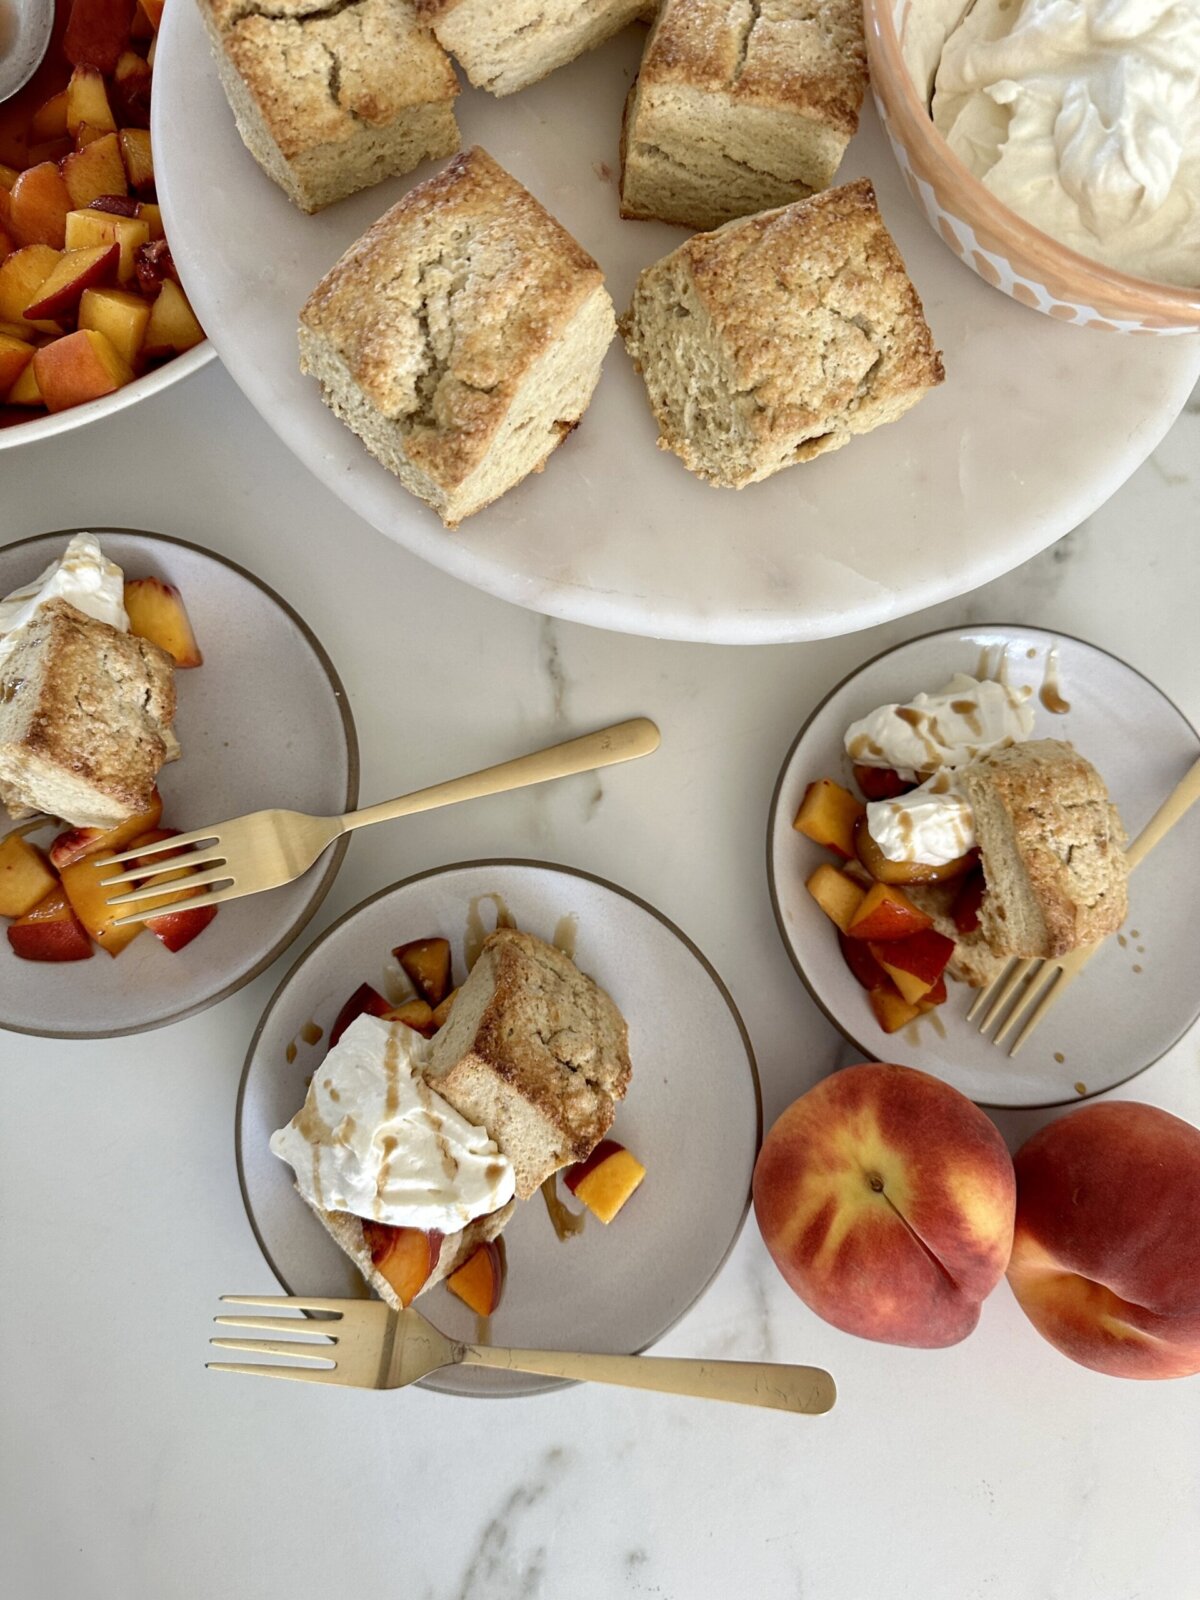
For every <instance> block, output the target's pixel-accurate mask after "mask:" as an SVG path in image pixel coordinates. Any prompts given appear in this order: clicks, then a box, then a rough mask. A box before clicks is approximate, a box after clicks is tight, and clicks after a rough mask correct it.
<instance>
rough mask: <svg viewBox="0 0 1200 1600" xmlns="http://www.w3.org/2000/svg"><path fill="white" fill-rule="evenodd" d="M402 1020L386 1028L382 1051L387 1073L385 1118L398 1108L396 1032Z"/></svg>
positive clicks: (398, 1059)
mask: <svg viewBox="0 0 1200 1600" xmlns="http://www.w3.org/2000/svg"><path fill="white" fill-rule="evenodd" d="M403 1026H404V1024H403V1023H402V1022H393V1023H392V1025H391V1026H390V1027H389V1029H388V1042H387V1049H386V1050H385V1051H384V1053H383V1070H384V1072H386V1073H387V1098H386V1099H385V1100H384V1103H383V1115H384V1118H385V1120H386V1119H387V1118H389V1117H394V1116H395V1115H396V1112H397V1111H399V1109H400V1039H399V1036H398V1035H397V1033H396V1029H397V1028H402V1027H403Z"/></svg>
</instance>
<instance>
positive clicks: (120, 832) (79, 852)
mask: <svg viewBox="0 0 1200 1600" xmlns="http://www.w3.org/2000/svg"><path fill="white" fill-rule="evenodd" d="M161 816H162V796H161V795H160V794H159V792H158V790H157V789H155V790H154V792H153V794H152V795H151V797H150V804H149V805H148V806H147V807H146V809H145V811H139V812H138V813H137V814H136V815H135V816H132V817H129V818H127V819H126V821H124V822H119V823H118V824H117V826H116V827H115V828H108V829H105V828H67V829H66V830H65V831H64V832H63V833H60V834H59V835H58V837H57V838H56V839H55V841H54V843H53V844H52V845H51V846H50V860H51V861H52V862H53V864H54V866H55V867H57V869H58V870H59V872H61V871H62V869H63V868H64V867H69V866H70V865H71V863H72V861H81V860H82V859H83V857H84V856H90V855H95V854H96V852H97V851H99V850H110V851H111V852H112V853H113V855H118V854H120V852H121V851H123V850H124V849H125V846H126V845H128V844H132V843H133V841H134V840H135V839H138V838H140V837H141V836H142V834H144V833H149V831H150V829H151V828H157V827H158V821H159V818H160V817H161Z"/></svg>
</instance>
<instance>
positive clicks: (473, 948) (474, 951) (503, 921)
mask: <svg viewBox="0 0 1200 1600" xmlns="http://www.w3.org/2000/svg"><path fill="white" fill-rule="evenodd" d="M485 900H486V901H490V902H491V904H492V905H493V906H494V907H495V908H496V927H497V928H515V927H516V925H517V923H516V919H515V918H514V916H513V914H512V912H511V911H510V910H509V909H508V906H507V904H506V903H505V899H504V896H503V895H502V894H477V895H475V896H474V898H473V899H472V900H471V901H470V902H469V903H468V906H467V927H466V932H465V933H464V934H463V960H464V962H465V963H466V968H467V971H468V972H470V970H471V968H472V967H473V966H474V965H475V963H476V962H477V961H478V960H479V952H480V951H481V950H482V949H483V942H484V940H485V939H486V938H487V936H488V934H489V933H491V932H493V931H494V930H493V929H491V928H487V927H485V926H484V922H483V914H482V912H481V911H480V909H479V908H480V907H481V906H482V905H483V903H484V901H485Z"/></svg>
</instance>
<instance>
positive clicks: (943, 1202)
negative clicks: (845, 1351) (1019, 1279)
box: [754, 1063, 1016, 1349]
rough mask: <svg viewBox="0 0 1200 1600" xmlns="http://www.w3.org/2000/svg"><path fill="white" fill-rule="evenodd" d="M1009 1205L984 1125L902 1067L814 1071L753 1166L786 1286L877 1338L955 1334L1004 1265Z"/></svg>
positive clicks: (966, 1105) (1004, 1175)
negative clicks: (810, 1084)
mask: <svg viewBox="0 0 1200 1600" xmlns="http://www.w3.org/2000/svg"><path fill="white" fill-rule="evenodd" d="M1015 1202H1016V1186H1015V1180H1014V1177H1013V1165H1012V1160H1011V1158H1010V1156H1009V1153H1008V1150H1007V1148H1006V1146H1005V1143H1004V1140H1003V1139H1002V1138H1001V1136H1000V1132H999V1130H998V1129H997V1128H996V1126H995V1124H994V1123H992V1122H991V1121H989V1119H988V1118H987V1117H986V1116H984V1114H983V1112H982V1111H980V1110H979V1109H978V1107H977V1106H974V1105H972V1103H971V1102H970V1101H969V1100H968V1099H967V1098H966V1096H965V1095H961V1094H959V1092H958V1090H957V1089H952V1088H950V1086H949V1085H948V1084H945V1083H942V1082H941V1081H940V1080H939V1079H937V1078H932V1077H930V1076H929V1075H928V1074H927V1073H924V1072H917V1071H914V1070H913V1069H912V1068H910V1067H898V1066H887V1065H882V1064H878V1063H875V1064H870V1065H865V1066H858V1067H846V1068H844V1069H843V1070H842V1071H841V1072H835V1073H834V1074H833V1075H832V1076H831V1077H828V1078H826V1079H824V1080H823V1082H821V1083H819V1084H817V1086H816V1087H815V1088H813V1089H810V1090H809V1092H808V1093H807V1094H805V1095H802V1096H801V1097H800V1099H799V1100H796V1101H794V1102H793V1103H792V1105H790V1106H789V1107H788V1109H787V1110H786V1111H785V1112H784V1113H783V1115H782V1116H781V1117H780V1118H779V1120H778V1122H776V1124H775V1126H774V1127H773V1128H772V1129H771V1131H770V1133H768V1135H767V1137H766V1139H765V1141H764V1143H763V1147H762V1151H761V1153H760V1154H759V1158H758V1162H757V1165H756V1166H755V1169H754V1211H755V1216H756V1217H757V1219H758V1225H759V1228H760V1230H761V1231H762V1236H763V1241H764V1243H765V1244H766V1246H767V1249H768V1250H769V1251H770V1253H771V1257H772V1259H773V1260H774V1262H775V1265H776V1266H777V1267H778V1268H779V1270H780V1272H781V1273H782V1274H783V1276H784V1278H786V1280H787V1282H788V1283H789V1284H790V1285H791V1287H792V1288H793V1289H794V1290H795V1292H796V1293H797V1294H798V1295H799V1296H800V1298H801V1299H802V1300H803V1301H804V1302H805V1304H806V1305H808V1306H810V1307H811V1309H812V1310H813V1311H815V1312H816V1313H817V1315H818V1316H820V1317H823V1318H824V1319H825V1321H826V1322H831V1323H832V1324H833V1325H834V1327H836V1328H841V1329H842V1330H843V1331H844V1332H846V1333H854V1334H858V1335H859V1336H860V1337H861V1338H864V1339H877V1340H880V1341H882V1342H884V1343H887V1344H900V1345H912V1346H917V1347H921V1348H927V1349H934V1348H939V1347H942V1346H944V1345H951V1344H957V1343H958V1342H959V1340H960V1339H965V1338H966V1336H967V1334H969V1333H970V1332H971V1330H972V1329H973V1328H974V1327H975V1324H976V1323H977V1322H978V1320H979V1309H980V1305H981V1304H982V1302H983V1300H984V1299H985V1298H986V1296H987V1295H988V1294H990V1293H991V1291H992V1289H994V1288H995V1286H996V1284H997V1283H998V1282H999V1281H1000V1279H1001V1278H1002V1277H1003V1275H1004V1269H1005V1267H1006V1266H1007V1264H1008V1257H1009V1250H1010V1248H1011V1245H1012V1232H1013V1214H1014V1207H1015Z"/></svg>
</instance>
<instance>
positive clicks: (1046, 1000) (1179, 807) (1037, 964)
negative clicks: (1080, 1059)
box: [967, 761, 1200, 1056]
mask: <svg viewBox="0 0 1200 1600" xmlns="http://www.w3.org/2000/svg"><path fill="white" fill-rule="evenodd" d="M1197 800H1200V761H1196V762H1195V763H1194V764H1193V766H1192V767H1191V769H1190V770H1189V771H1188V773H1187V774H1186V776H1185V777H1184V778H1182V779H1181V780H1180V782H1179V783H1177V784H1176V786H1175V788H1174V789H1173V790H1172V791H1171V793H1170V794H1169V795H1168V796H1167V798H1166V799H1165V800H1164V801H1163V803H1162V805H1161V806H1159V808H1158V810H1157V811H1156V812H1155V813H1154V815H1153V816H1152V817H1151V818H1150V821H1149V822H1148V823H1147V824H1146V826H1145V827H1144V828H1143V829H1142V831H1141V833H1139V834H1138V836H1137V838H1136V839H1135V840H1134V841H1133V843H1132V844H1131V845H1130V846H1129V849H1128V850H1127V851H1126V852H1125V859H1126V861H1127V862H1128V863H1129V870H1130V872H1132V871H1133V869H1134V868H1135V867H1137V866H1140V865H1141V863H1142V862H1143V861H1144V860H1145V859H1146V857H1147V856H1148V855H1149V854H1150V852H1151V850H1153V849H1154V847H1155V845H1157V844H1160V843H1161V842H1162V840H1163V839H1165V838H1166V836H1167V834H1168V833H1170V831H1171V829H1172V828H1173V827H1174V826H1175V824H1176V823H1177V822H1178V821H1180V819H1181V818H1182V817H1183V816H1185V815H1186V813H1187V812H1188V811H1189V810H1190V809H1191V807H1192V806H1194V805H1195V803H1196V801H1197ZM1103 942H1104V941H1103V940H1102V941H1101V943H1103ZM1099 949H1100V945H1099V944H1091V945H1085V946H1084V947H1083V948H1082V949H1079V950H1072V951H1070V953H1069V954H1067V955H1065V956H1063V957H1062V958H1061V959H1057V960H1055V959H1043V958H1042V957H1040V956H1030V957H1027V958H1025V959H1023V960H1022V959H1019V958H1014V959H1013V960H1012V961H1010V962H1009V963H1008V965H1007V966H1006V967H1005V968H1004V970H1003V971H1002V972H1000V973H999V974H998V975H997V976H996V977H995V978H993V979H992V981H991V983H990V984H989V985H988V986H987V988H986V989H983V990H981V991H980V993H979V994H978V995H976V997H975V1001H974V1004H973V1005H972V1006H971V1009H970V1010H969V1011H968V1012H967V1021H968V1022H970V1021H971V1020H972V1018H973V1017H975V1016H976V1015H978V1013H979V1012H980V1011H981V1010H982V1009H983V1007H984V1006H987V1008H988V1009H987V1012H986V1013H985V1015H984V1017H983V1018H982V1020H981V1021H980V1024H979V1031H980V1033H986V1032H987V1031H988V1029H989V1028H990V1027H991V1025H992V1023H993V1022H994V1021H995V1019H996V1018H997V1017H998V1016H1000V1014H1001V1013H1002V1012H1003V1010H1004V1007H1005V1006H1006V1005H1007V1003H1008V1001H1009V1000H1010V999H1011V998H1012V996H1013V995H1014V994H1016V993H1017V991H1018V990H1019V989H1020V988H1021V985H1022V984H1024V985H1025V990H1024V993H1022V994H1021V995H1020V997H1019V998H1018V1000H1017V1002H1016V1004H1015V1005H1014V1006H1013V1008H1012V1010H1011V1011H1010V1012H1009V1014H1008V1016H1007V1017H1005V1019H1004V1022H1003V1023H1002V1025H1001V1026H1000V1027H999V1028H998V1029H997V1031H996V1036H995V1038H994V1039H993V1040H992V1043H993V1044H997V1045H998V1044H1001V1043H1003V1041H1004V1040H1005V1039H1006V1038H1007V1037H1008V1035H1009V1034H1010V1033H1011V1032H1012V1030H1013V1028H1014V1027H1015V1026H1016V1024H1017V1023H1018V1022H1019V1021H1020V1020H1021V1018H1022V1017H1024V1016H1025V1015H1026V1013H1027V1012H1029V1011H1030V1007H1033V1008H1034V1009H1033V1011H1032V1014H1031V1015H1029V1017H1028V1020H1027V1021H1026V1023H1025V1026H1024V1027H1023V1028H1022V1029H1021V1031H1020V1033H1019V1034H1018V1035H1017V1037H1016V1038H1015V1039H1014V1040H1013V1042H1012V1046H1011V1047H1010V1049H1009V1052H1008V1053H1009V1055H1010V1056H1015V1055H1016V1053H1017V1051H1018V1050H1019V1049H1020V1048H1021V1046H1022V1045H1023V1044H1024V1043H1025V1041H1026V1039H1028V1037H1029V1035H1030V1034H1031V1033H1032V1032H1033V1030H1034V1029H1035V1028H1036V1027H1037V1026H1038V1024H1039V1023H1040V1022H1041V1020H1042V1018H1043V1017H1044V1016H1045V1015H1046V1013H1047V1012H1048V1011H1049V1010H1050V1008H1051V1006H1053V1005H1056V1004H1057V1002H1058V1001H1059V1000H1061V999H1062V997H1063V995H1064V994H1066V992H1067V990H1068V989H1069V988H1070V986H1071V985H1072V984H1073V983H1074V982H1075V979H1076V978H1077V977H1078V976H1079V974H1080V973H1081V972H1082V971H1083V969H1084V967H1086V966H1087V964H1088V962H1089V961H1090V960H1091V959H1092V957H1093V956H1094V955H1095V954H1096V951H1097V950H1099Z"/></svg>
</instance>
